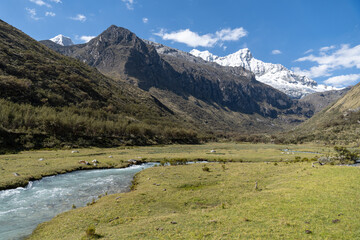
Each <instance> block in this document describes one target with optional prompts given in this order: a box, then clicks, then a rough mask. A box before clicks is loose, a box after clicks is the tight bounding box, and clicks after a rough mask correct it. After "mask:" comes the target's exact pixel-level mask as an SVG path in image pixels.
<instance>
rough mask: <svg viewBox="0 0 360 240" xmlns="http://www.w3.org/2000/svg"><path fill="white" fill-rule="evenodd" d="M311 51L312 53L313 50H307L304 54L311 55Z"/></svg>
mask: <svg viewBox="0 0 360 240" xmlns="http://www.w3.org/2000/svg"><path fill="white" fill-rule="evenodd" d="M313 51H314V49H309V50H307V51H305V52H304V54H309V53H311V52H313Z"/></svg>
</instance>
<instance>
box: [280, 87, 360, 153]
mask: <svg viewBox="0 0 360 240" xmlns="http://www.w3.org/2000/svg"><path fill="white" fill-rule="evenodd" d="M359 134H360V84H357V85H356V86H354V87H353V88H352V89H351V90H350V91H349V92H347V93H346V94H345V95H344V96H343V97H342V98H340V99H339V100H338V101H336V102H335V103H333V104H331V105H330V106H328V107H327V108H326V109H324V110H322V111H321V112H319V113H318V114H316V115H315V116H314V117H312V118H311V119H309V120H308V121H306V122H304V123H303V124H301V125H300V126H299V127H297V128H296V129H295V130H294V131H292V132H290V133H289V134H286V136H287V137H289V138H292V139H294V141H297V142H303V141H322V142H325V143H329V144H345V145H349V144H350V145H354V146H359V145H360V139H359Z"/></svg>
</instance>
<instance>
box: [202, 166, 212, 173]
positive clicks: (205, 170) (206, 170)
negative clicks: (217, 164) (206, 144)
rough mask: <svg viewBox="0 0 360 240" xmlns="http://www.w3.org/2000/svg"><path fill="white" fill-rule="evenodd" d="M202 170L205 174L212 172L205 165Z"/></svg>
mask: <svg viewBox="0 0 360 240" xmlns="http://www.w3.org/2000/svg"><path fill="white" fill-rule="evenodd" d="M202 170H203V171H204V172H210V168H209V167H208V166H206V165H204V166H203V167H202Z"/></svg>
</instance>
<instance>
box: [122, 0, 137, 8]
mask: <svg viewBox="0 0 360 240" xmlns="http://www.w3.org/2000/svg"><path fill="white" fill-rule="evenodd" d="M121 1H123V2H124V3H125V4H126V7H127V9H129V10H134V0H121Z"/></svg>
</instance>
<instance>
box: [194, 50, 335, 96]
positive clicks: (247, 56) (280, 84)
mask: <svg viewBox="0 0 360 240" xmlns="http://www.w3.org/2000/svg"><path fill="white" fill-rule="evenodd" d="M190 53H191V54H192V55H194V56H196V57H200V58H202V59H204V60H205V61H209V62H216V63H218V64H219V65H222V66H230V67H243V68H245V69H247V70H249V71H251V72H253V73H254V74H255V76H256V79H257V80H258V81H260V82H263V83H265V84H268V85H270V86H272V87H274V88H276V89H278V90H280V91H282V92H284V93H286V94H287V95H289V96H291V97H293V98H301V97H303V96H305V95H307V94H310V93H314V92H324V91H329V90H338V89H337V88H334V87H331V86H325V85H321V84H317V82H316V81H314V80H312V79H310V78H308V77H306V76H302V75H299V74H296V73H294V72H293V71H290V70H289V69H287V68H286V67H284V66H283V65H281V64H273V63H265V62H262V61H260V60H258V59H255V58H254V57H253V56H252V54H251V52H250V50H249V49H248V48H244V49H240V50H239V51H237V52H235V53H233V54H230V55H227V56H225V57H219V56H216V55H214V54H212V53H210V52H209V51H199V50H197V49H193V50H191V51H190Z"/></svg>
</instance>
